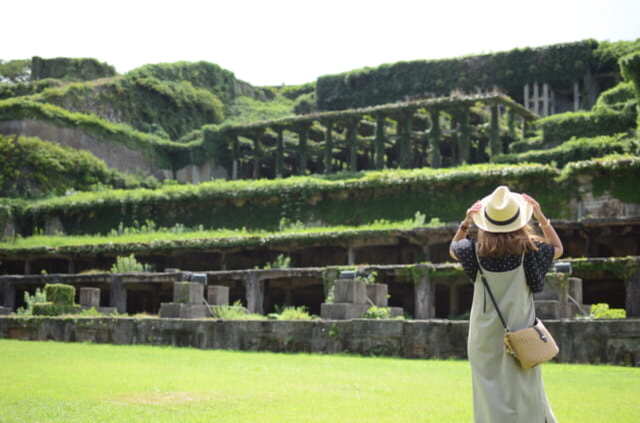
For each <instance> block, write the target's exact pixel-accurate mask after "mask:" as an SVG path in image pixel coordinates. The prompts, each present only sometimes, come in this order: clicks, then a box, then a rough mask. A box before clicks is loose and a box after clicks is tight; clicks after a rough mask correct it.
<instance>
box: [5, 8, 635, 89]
mask: <svg viewBox="0 0 640 423" xmlns="http://www.w3.org/2000/svg"><path fill="white" fill-rule="evenodd" d="M602 7H605V9H601V8H602ZM0 22H1V24H0V33H1V36H0V59H3V60H10V59H21V58H29V57H31V56H41V57H45V58H48V57H60V56H63V57H94V58H96V59H98V60H101V61H105V62H107V63H109V64H112V65H114V66H115V67H116V69H117V71H118V72H120V73H124V72H126V71H128V70H131V69H133V68H135V67H138V66H140V65H143V64H147V63H159V62H174V61H178V60H187V61H198V60H205V61H209V62H213V63H217V64H218V65H220V66H222V67H224V68H226V69H229V70H230V71H232V72H234V73H235V75H236V77H238V78H240V79H243V80H245V81H247V82H250V83H252V84H254V85H279V84H282V83H286V84H298V83H303V82H309V81H314V80H315V79H316V78H317V77H318V76H321V75H326V74H333V73H339V72H345V71H349V70H352V69H356V68H361V67H365V66H378V65H380V64H382V63H390V62H396V61H400V60H415V59H435V58H442V57H456V56H461V55H468V54H477V53H487V52H494V51H502V50H509V49H512V48H515V47H526V46H531V47H535V46H541V45H546V44H555V43H560V42H570V41H578V40H582V39H585V38H595V39H597V40H610V41H617V40H633V39H636V38H640V0H611V1H606V0H604V1H603V0H598V1H592V0H582V1H577V0H568V1H565V0H554V1H550V0H537V1H528V2H523V1H517V0H511V1H499V0H485V1H482V0H473V1H456V0H450V1H442V0H438V1H428V0H419V1H407V0H387V1H377V0H369V1H360V0H353V1H349V0H342V1H335V0H322V1H318V0H316V1H304V0H297V1H288V0H262V1H248V0H235V1H215V0H209V1H196V0H173V1H165V0H155V1H147V0H144V1H143V0H128V1H122V0H111V1H100V2H96V1H91V0H82V1H76V0H45V1H42V0H32V1H20V0H11V1H3V2H2V5H0Z"/></svg>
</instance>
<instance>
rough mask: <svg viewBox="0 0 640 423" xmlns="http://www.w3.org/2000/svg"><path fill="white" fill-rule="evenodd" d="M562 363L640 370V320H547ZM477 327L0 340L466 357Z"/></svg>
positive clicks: (71, 334) (99, 327)
mask: <svg viewBox="0 0 640 423" xmlns="http://www.w3.org/2000/svg"><path fill="white" fill-rule="evenodd" d="M545 325H546V326H547V328H548V329H549V330H550V331H551V333H552V334H553V337H554V338H555V339H556V341H557V342H558V343H559V344H560V346H561V347H560V354H559V355H558V357H556V358H555V361H558V362H563V363H599V364H605V363H610V364H622V365H628V366H629V365H630V366H639V365H640V344H639V343H638V338H637V336H638V335H637V334H638V333H639V332H640V319H626V320H605V321H580V320H548V321H546V322H545ZM468 330H469V323H468V322H464V321H458V322H456V321H447V320H405V321H402V320H369V319H353V320H346V321H345V320H343V321H338V320H320V321H277V320H267V321H224V320H213V319H207V320H182V319H134V318H97V319H96V318H90V319H88V318H84V319H74V318H11V317H0V338H10V339H22V340H41V341H45V340H54V341H64V342H97V343H112V344H120V345H132V344H151V345H174V346H182V347H195V348H206V349H230V350H245V351H274V352H304V353H324V354H332V353H355V354H363V355H387V356H397V357H406V358H440V359H443V358H466V350H467V348H466V342H467V341H466V340H467V333H468Z"/></svg>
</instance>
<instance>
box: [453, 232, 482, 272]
mask: <svg viewBox="0 0 640 423" xmlns="http://www.w3.org/2000/svg"><path fill="white" fill-rule="evenodd" d="M451 248H452V249H453V253H454V254H455V255H456V257H458V261H459V262H460V264H461V265H462V269H463V270H464V272H465V273H466V274H467V276H469V278H470V279H471V280H472V281H475V280H476V272H477V271H478V262H477V260H476V252H475V248H474V245H473V242H472V241H471V240H470V239H468V238H463V239H461V240H459V241H455V242H453V243H452V244H451Z"/></svg>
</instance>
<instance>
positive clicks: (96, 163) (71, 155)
mask: <svg viewBox="0 0 640 423" xmlns="http://www.w3.org/2000/svg"><path fill="white" fill-rule="evenodd" d="M0 161H2V163H3V166H2V168H0V197H21V198H33V197H40V196H48V195H64V194H65V193H66V192H69V191H74V190H75V191H88V190H91V189H95V188H98V187H101V188H103V189H104V188H138V187H142V186H146V187H150V188H151V187H155V186H157V182H156V183H154V182H153V180H152V179H146V180H144V181H143V180H141V179H140V178H138V177H135V176H133V175H128V174H124V173H121V172H118V171H116V170H114V169H111V168H109V167H108V166H107V165H106V164H105V163H104V162H103V161H102V160H100V159H98V158H97V157H95V156H94V155H92V154H91V153H89V152H87V151H82V150H76V149H74V148H70V147H63V146H60V145H57V144H54V143H51V142H46V141H42V140H40V139H39V138H27V137H17V136H3V135H0Z"/></svg>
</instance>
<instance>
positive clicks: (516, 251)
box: [476, 225, 543, 257]
mask: <svg viewBox="0 0 640 423" xmlns="http://www.w3.org/2000/svg"><path fill="white" fill-rule="evenodd" d="M534 241H543V238H541V237H540V236H538V235H536V234H535V233H534V231H533V228H531V226H529V225H525V226H524V227H522V228H520V229H518V230H517V231H513V232H504V233H498V232H486V231H483V230H481V229H478V242H477V244H476V246H477V249H478V255H479V256H480V257H501V256H508V255H520V254H522V253H524V252H527V251H538V246H537V245H536V244H535V242H534Z"/></svg>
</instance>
